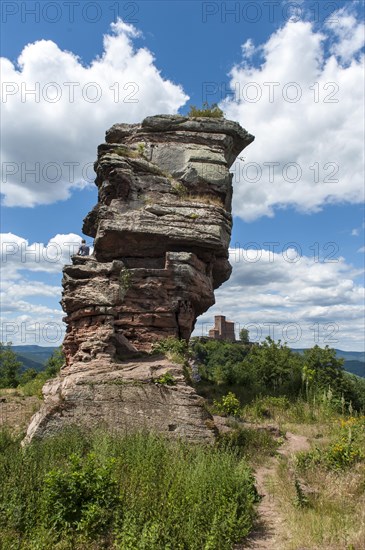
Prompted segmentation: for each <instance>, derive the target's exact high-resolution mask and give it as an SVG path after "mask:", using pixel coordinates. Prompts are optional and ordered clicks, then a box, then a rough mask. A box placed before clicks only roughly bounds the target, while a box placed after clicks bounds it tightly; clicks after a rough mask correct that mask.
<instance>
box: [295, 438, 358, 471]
mask: <svg viewBox="0 0 365 550" xmlns="http://www.w3.org/2000/svg"><path fill="white" fill-rule="evenodd" d="M364 458H365V455H364V452H363V451H362V449H360V448H359V447H358V445H356V444H354V443H351V442H350V443H349V442H348V441H345V440H340V441H337V442H336V443H334V444H332V445H330V446H329V447H327V448H326V449H318V448H316V449H314V450H313V451H309V452H301V453H298V454H297V455H296V465H297V468H298V469H299V470H306V469H308V468H313V467H317V466H322V467H323V468H325V469H326V470H331V471H336V470H344V469H346V468H349V467H350V466H353V465H354V464H355V463H356V462H362V461H363V460H364Z"/></svg>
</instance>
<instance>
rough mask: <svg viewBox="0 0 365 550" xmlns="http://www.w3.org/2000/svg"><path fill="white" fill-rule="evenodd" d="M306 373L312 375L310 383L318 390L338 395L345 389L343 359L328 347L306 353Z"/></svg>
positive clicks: (317, 348)
mask: <svg viewBox="0 0 365 550" xmlns="http://www.w3.org/2000/svg"><path fill="white" fill-rule="evenodd" d="M304 363H305V372H304V373H303V374H304V375H306V373H310V377H311V378H310V383H312V384H314V386H315V387H316V388H321V389H328V387H329V386H330V387H331V388H332V390H333V391H334V392H335V393H337V394H338V395H339V394H341V392H342V391H343V389H344V369H343V363H344V360H343V359H338V358H337V357H336V351H335V350H334V349H332V348H329V347H328V346H326V347H325V348H324V349H323V348H320V347H319V346H314V347H313V348H310V349H307V350H305V351H304Z"/></svg>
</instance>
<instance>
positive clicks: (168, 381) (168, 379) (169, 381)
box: [154, 372, 176, 386]
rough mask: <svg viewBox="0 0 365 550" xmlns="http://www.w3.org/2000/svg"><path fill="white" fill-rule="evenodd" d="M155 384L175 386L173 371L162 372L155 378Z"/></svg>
mask: <svg viewBox="0 0 365 550" xmlns="http://www.w3.org/2000/svg"><path fill="white" fill-rule="evenodd" d="M154 382H155V384H161V385H162V386H175V385H176V380H175V378H174V377H173V375H172V374H171V372H165V374H162V375H161V376H159V377H158V378H156V380H154Z"/></svg>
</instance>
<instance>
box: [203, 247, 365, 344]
mask: <svg viewBox="0 0 365 550" xmlns="http://www.w3.org/2000/svg"><path fill="white" fill-rule="evenodd" d="M252 252H253V251H252V250H251V251H250V250H246V249H242V248H234V249H231V250H230V261H231V264H232V266H233V272H232V277H231V279H230V280H229V281H228V282H227V283H225V284H224V285H223V286H222V288H220V289H218V291H216V305H215V306H213V307H212V308H211V309H210V310H209V312H207V313H205V314H204V315H202V316H201V317H200V318H199V320H198V322H197V326H196V329H195V335H197V336H201V335H206V334H207V331H208V329H209V328H211V326H212V324H213V317H214V315H221V314H223V315H226V316H227V317H228V318H229V319H230V320H232V321H234V322H235V323H236V329H237V332H238V329H239V328H247V329H248V330H249V331H250V337H251V339H252V340H253V341H255V340H256V341H262V339H263V338H265V337H266V336H268V335H270V336H271V337H272V338H275V339H276V340H278V339H281V340H282V341H284V340H285V341H287V342H288V344H289V345H291V346H292V347H296V348H299V347H312V346H313V345H314V344H319V345H321V346H322V347H324V346H325V345H329V346H330V347H336V348H340V349H349V350H356V349H357V350H359V351H361V350H362V349H363V344H364V313H363V311H364V309H363V303H364V288H363V287H361V286H360V285H359V284H356V283H355V281H354V280H355V278H356V277H357V276H358V275H360V274H361V271H360V270H357V269H354V268H353V267H352V266H351V265H350V264H348V263H346V261H345V260H344V259H343V258H336V261H330V262H326V261H317V260H318V259H315V258H313V257H312V258H310V257H308V256H305V255H298V254H297V255H296V256H294V255H292V256H291V255H290V254H287V253H286V251H285V253H283V252H282V253H277V252H274V251H272V250H265V249H261V250H255V251H254V252H255V254H254V255H253V254H252Z"/></svg>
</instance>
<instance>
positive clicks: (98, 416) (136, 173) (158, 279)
mask: <svg viewBox="0 0 365 550" xmlns="http://www.w3.org/2000/svg"><path fill="white" fill-rule="evenodd" d="M253 139H254V138H253V136H251V135H250V134H248V133H247V132H246V130H244V129H243V128H242V127H241V126H240V125H239V124H237V123H235V122H232V121H228V120H225V119H223V118H188V117H184V116H178V115H161V116H153V117H148V118H146V119H145V120H143V122H142V123H141V124H115V125H114V126H113V127H112V128H111V129H110V130H108V131H107V133H106V143H104V144H102V145H100V146H99V149H98V160H97V162H96V164H95V171H96V174H97V178H96V185H97V187H98V190H99V194H98V203H97V205H96V206H95V208H94V209H93V210H92V211H91V212H90V213H89V214H88V216H87V217H86V218H85V220H84V226H83V232H84V233H85V234H86V235H89V236H90V237H93V238H94V252H93V254H92V256H89V257H80V256H73V257H72V262H73V263H72V265H66V266H65V268H64V271H63V298H62V306H63V309H64V311H65V312H66V314H67V316H66V318H65V321H66V323H67V332H66V336H65V339H64V343H63V348H64V352H65V356H66V365H65V366H64V367H63V368H62V370H61V373H60V376H59V377H57V378H56V379H53V380H51V381H49V382H48V383H46V385H45V387H44V389H43V392H44V397H45V404H44V405H43V407H42V409H41V410H40V411H39V412H38V413H37V414H36V415H35V416H34V417H33V419H32V421H31V424H30V426H29V428H28V433H27V436H26V441H30V440H31V439H32V437H34V436H39V437H42V436H44V435H48V434H51V433H54V432H56V431H58V430H59V429H60V428H61V427H62V426H65V425H68V424H71V423H77V424H80V425H84V426H86V427H93V426H99V425H105V426H106V427H107V428H111V429H118V430H131V429H142V428H147V429H150V430H156V431H159V432H162V433H166V434H170V435H172V436H178V437H185V438H187V439H191V440H206V441H209V440H211V439H212V438H213V430H212V423H211V421H209V415H208V413H206V411H205V410H204V408H203V406H202V404H203V403H202V401H203V400H202V399H201V398H200V397H199V396H198V395H197V394H196V393H195V391H194V389H193V388H192V387H191V386H189V385H188V383H187V382H186V380H185V376H184V374H183V369H182V366H181V365H177V364H174V363H172V362H171V361H169V360H167V359H166V358H163V357H161V356H153V355H152V356H150V355H148V354H147V352H150V351H151V350H152V348H153V344H154V343H156V342H157V341H159V340H161V339H164V338H166V337H168V336H174V337H177V338H180V339H185V340H188V339H189V337H190V335H191V333H192V331H193V329H194V325H195V321H196V319H197V317H198V316H199V315H201V314H202V313H204V312H205V311H206V310H207V309H208V308H209V307H210V306H211V305H212V304H214V289H216V288H218V287H219V286H220V285H221V284H222V283H223V282H224V281H226V280H227V279H228V278H229V276H230V273H231V266H230V264H229V262H228V247H229V241H230V235H231V226H232V218H231V213H230V212H231V201H232V175H231V174H230V173H229V168H230V166H231V165H232V163H233V162H234V160H235V159H236V157H237V155H238V154H239V153H240V151H242V149H244V148H245V147H246V146H247V145H249V144H250V143H251V142H252V141H253ZM141 352H142V353H143V352H146V353H145V354H144V355H142V356H141ZM166 372H170V373H171V375H172V376H173V378H174V379H175V381H176V384H175V385H172V386H167V385H163V384H162V385H161V384H157V383H156V380H158V379H159V378H160V377H161V376H162V375H164V374H165V373H166Z"/></svg>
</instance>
